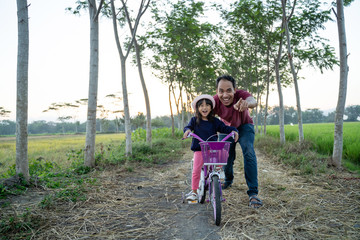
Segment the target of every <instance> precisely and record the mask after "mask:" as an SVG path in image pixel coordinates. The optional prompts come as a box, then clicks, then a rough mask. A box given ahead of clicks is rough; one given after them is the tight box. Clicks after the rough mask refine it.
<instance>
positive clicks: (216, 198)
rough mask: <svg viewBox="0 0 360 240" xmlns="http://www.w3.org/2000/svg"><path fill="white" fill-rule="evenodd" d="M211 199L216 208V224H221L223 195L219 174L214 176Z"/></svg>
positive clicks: (214, 208)
mask: <svg viewBox="0 0 360 240" xmlns="http://www.w3.org/2000/svg"><path fill="white" fill-rule="evenodd" d="M210 199H211V204H212V206H213V210H214V220H215V224H216V226H219V225H220V222H221V196H220V184H219V176H217V175H214V176H212V181H211V196H210Z"/></svg>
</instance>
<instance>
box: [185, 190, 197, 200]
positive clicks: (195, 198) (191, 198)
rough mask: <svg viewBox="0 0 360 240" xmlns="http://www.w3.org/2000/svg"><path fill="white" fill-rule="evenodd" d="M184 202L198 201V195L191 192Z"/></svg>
mask: <svg viewBox="0 0 360 240" xmlns="http://www.w3.org/2000/svg"><path fill="white" fill-rule="evenodd" d="M186 200H188V201H197V200H198V195H197V194H196V193H194V192H193V191H191V193H189V195H188V196H187V197H186Z"/></svg>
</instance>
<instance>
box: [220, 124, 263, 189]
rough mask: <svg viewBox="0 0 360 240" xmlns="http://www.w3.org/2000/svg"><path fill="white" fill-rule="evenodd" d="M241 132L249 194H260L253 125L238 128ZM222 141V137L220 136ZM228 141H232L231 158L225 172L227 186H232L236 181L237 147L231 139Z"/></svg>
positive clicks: (240, 140)
mask: <svg viewBox="0 0 360 240" xmlns="http://www.w3.org/2000/svg"><path fill="white" fill-rule="evenodd" d="M238 131H239V140H238V142H239V144H240V146H241V149H242V152H243V156H244V173H245V180H246V184H247V185H248V191H247V194H248V195H249V196H252V195H257V194H258V178H257V160H256V155H255V150H254V139H255V131H254V125H253V124H244V125H240V127H238ZM219 139H220V140H221V139H222V137H221V136H220V138H219ZM228 141H232V143H231V144H230V150H229V158H228V161H227V165H226V166H224V171H225V184H226V185H229V184H232V182H233V180H234V170H233V166H234V160H235V158H236V152H235V147H236V143H235V142H234V140H233V139H232V138H231V140H230V139H228Z"/></svg>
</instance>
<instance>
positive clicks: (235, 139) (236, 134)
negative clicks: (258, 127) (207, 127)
mask: <svg viewBox="0 0 360 240" xmlns="http://www.w3.org/2000/svg"><path fill="white" fill-rule="evenodd" d="M232 132H233V133H234V134H235V136H234V141H235V142H237V141H238V140H239V134H238V133H237V132H236V131H232Z"/></svg>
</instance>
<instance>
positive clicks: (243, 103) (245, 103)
mask: <svg viewBox="0 0 360 240" xmlns="http://www.w3.org/2000/svg"><path fill="white" fill-rule="evenodd" d="M256 105H257V102H256V100H255V98H254V97H252V96H250V97H247V98H246V99H245V100H244V99H242V98H240V99H239V101H238V102H237V103H236V104H234V108H235V110H238V111H239V112H243V111H245V110H246V109H248V108H254V107H256Z"/></svg>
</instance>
